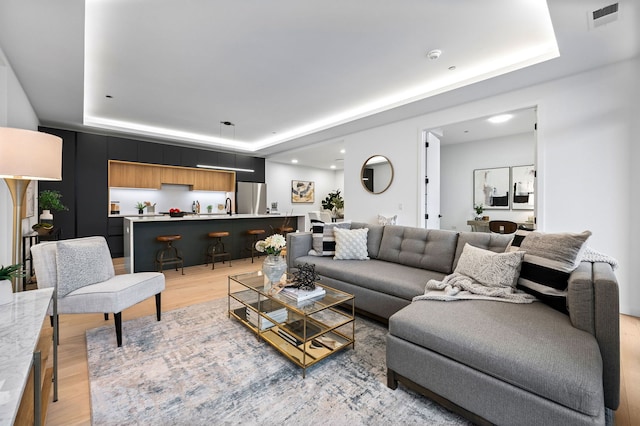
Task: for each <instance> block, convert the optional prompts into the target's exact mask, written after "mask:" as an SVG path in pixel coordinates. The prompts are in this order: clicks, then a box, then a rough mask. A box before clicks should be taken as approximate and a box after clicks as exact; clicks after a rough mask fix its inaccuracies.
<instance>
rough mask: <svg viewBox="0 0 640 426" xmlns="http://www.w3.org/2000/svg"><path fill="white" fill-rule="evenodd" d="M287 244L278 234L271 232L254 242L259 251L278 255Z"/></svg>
mask: <svg viewBox="0 0 640 426" xmlns="http://www.w3.org/2000/svg"><path fill="white" fill-rule="evenodd" d="M286 245H287V240H285V239H284V237H283V236H282V235H280V234H273V235H271V236H269V237H267V238H265V239H264V240H260V241H258V242H257V243H256V250H258V251H259V252H260V253H267V254H273V255H276V256H278V255H280V252H281V251H282V249H284V248H285V246H286Z"/></svg>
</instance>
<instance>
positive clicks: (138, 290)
mask: <svg viewBox="0 0 640 426" xmlns="http://www.w3.org/2000/svg"><path fill="white" fill-rule="evenodd" d="M31 255H32V258H33V266H34V269H35V272H36V279H37V283H38V288H45V287H55V288H56V293H57V298H58V314H87V313H103V314H104V317H105V320H106V319H108V314H109V313H110V312H111V313H113V317H114V322H115V327H116V341H117V344H118V346H119V347H120V346H122V311H123V310H125V309H126V308H129V307H131V306H133V305H135V304H137V303H139V302H142V301H143V300H145V299H148V298H149V297H151V296H155V299H156V318H157V320H158V321H160V317H161V296H160V295H161V293H162V291H163V290H164V288H165V278H164V275H163V274H161V273H158V272H137V273H131V274H122V275H115V271H114V268H113V261H112V260H111V254H110V252H109V246H108V245H107V241H106V240H105V238H104V237H84V238H75V239H70V240H60V241H49V242H42V243H40V244H36V245H34V246H32V247H31ZM50 315H51V313H50ZM52 319H53V321H56V322H58V318H52ZM58 324H59V323H58ZM58 330H60V328H59V327H58Z"/></svg>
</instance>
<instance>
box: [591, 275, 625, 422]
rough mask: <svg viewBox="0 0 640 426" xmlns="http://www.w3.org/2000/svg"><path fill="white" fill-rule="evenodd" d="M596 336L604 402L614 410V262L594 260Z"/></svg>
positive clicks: (616, 400) (616, 371) (616, 395)
mask: <svg viewBox="0 0 640 426" xmlns="http://www.w3.org/2000/svg"><path fill="white" fill-rule="evenodd" d="M593 289H594V298H595V305H594V307H595V310H594V312H595V336H596V340H597V341H598V344H599V346H600V353H601V354H602V367H603V378H602V380H603V383H604V403H605V405H606V406H607V407H609V408H611V409H612V410H615V409H617V408H618V405H619V403H620V307H619V303H620V299H619V294H618V281H617V279H616V277H615V275H614V273H613V269H612V268H611V265H609V264H608V263H604V262H595V263H594V264H593Z"/></svg>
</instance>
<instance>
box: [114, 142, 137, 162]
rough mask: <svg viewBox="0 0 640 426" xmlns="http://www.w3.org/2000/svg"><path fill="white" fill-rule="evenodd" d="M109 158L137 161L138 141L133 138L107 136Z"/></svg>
mask: <svg viewBox="0 0 640 426" xmlns="http://www.w3.org/2000/svg"><path fill="white" fill-rule="evenodd" d="M107 141H108V149H109V152H108V155H109V157H108V158H109V159H110V160H122V161H138V142H137V141H135V140H133V139H124V138H115V137H111V136H109V137H107Z"/></svg>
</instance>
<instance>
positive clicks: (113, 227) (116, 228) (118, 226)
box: [108, 217, 124, 237]
mask: <svg viewBox="0 0 640 426" xmlns="http://www.w3.org/2000/svg"><path fill="white" fill-rule="evenodd" d="M123 225H124V218H122V217H110V218H109V229H108V235H109V236H110V237H111V236H114V235H124V229H123Z"/></svg>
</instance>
